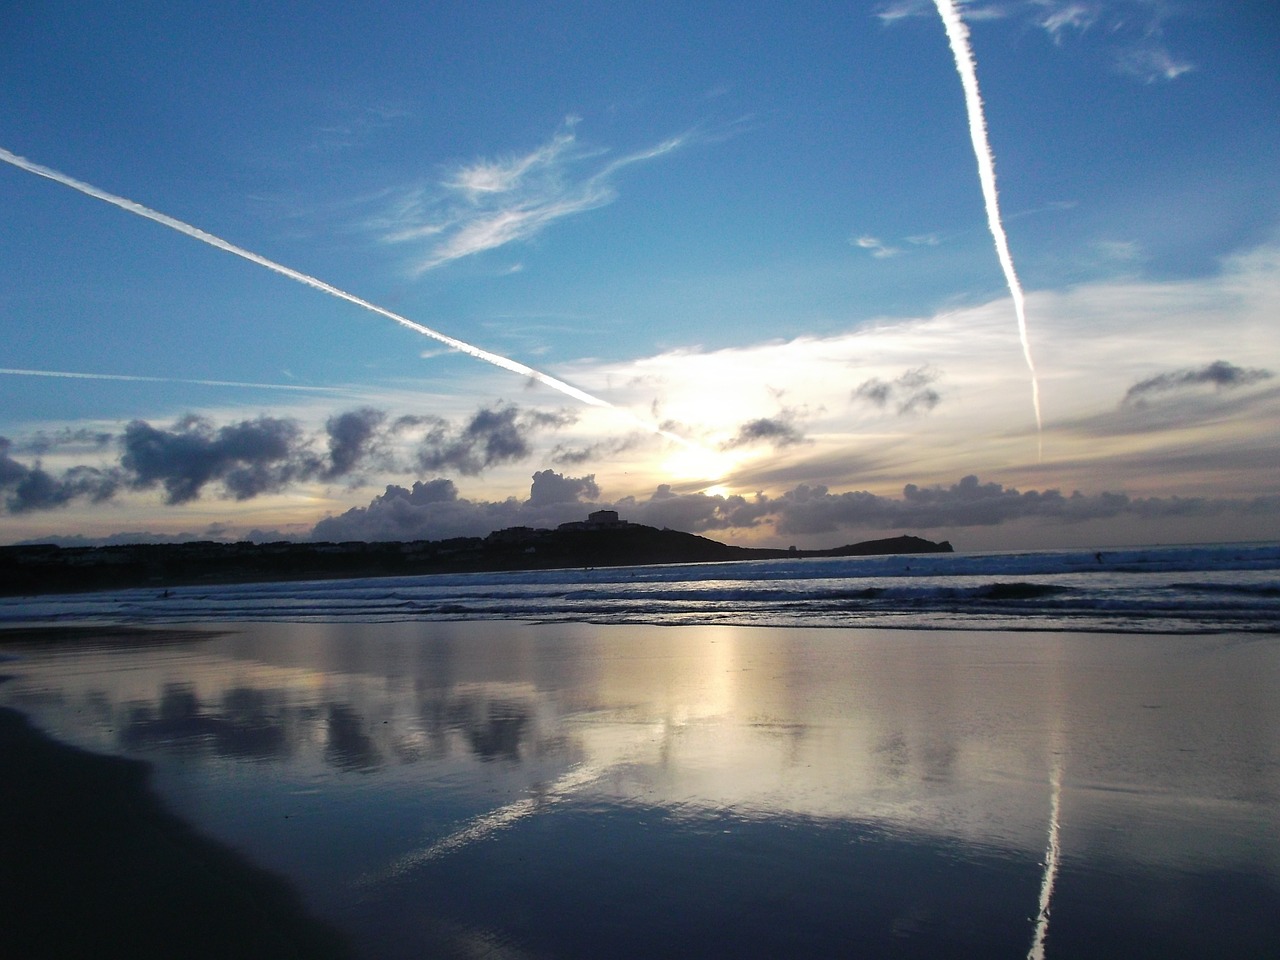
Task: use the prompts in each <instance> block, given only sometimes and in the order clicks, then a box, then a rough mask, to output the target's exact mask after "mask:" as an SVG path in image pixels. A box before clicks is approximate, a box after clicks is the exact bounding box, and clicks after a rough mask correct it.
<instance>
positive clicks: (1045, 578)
mask: <svg viewBox="0 0 1280 960" xmlns="http://www.w3.org/2000/svg"><path fill="white" fill-rule="evenodd" d="M1188 574H1189V576H1188ZM462 619H517V620H519V619H523V620H539V621H557V620H580V621H592V622H616V623H640V622H643V623H659V624H662V623H666V624H680V623H689V622H703V623H735V624H748V625H773V626H796V625H804V626H823V627H838V626H849V625H856V626H884V627H914V628H921V629H964V628H975V627H981V628H988V627H998V628H999V629H1010V630H1105V631H1126V632H1127V631H1138V632H1148V633H1150V632H1159V633H1186V632H1215V631H1224V630H1232V631H1249V632H1269V633H1276V632H1280V545H1273V544H1263V545H1237V544H1233V545H1223V546H1217V547H1205V546H1194V547H1152V548H1133V549H1126V550H1109V551H1104V552H1088V551H1042V552H1023V553H999V554H996V553H993V554H969V555H965V554H939V555H933V554H930V555H911V556H888V557H857V558H853V557H840V558H793V559H782V560H767V561H747V562H739V563H707V564H684V565H665V566H648V567H612V568H600V569H572V570H551V571H522V572H513V573H488V574H447V575H434V576H424V577H386V578H375V579H366V580H325V581H307V582H289V583H257V584H237V585H222V586H202V587H184V588H171V589H169V590H164V591H156V590H140V589H134V590H125V591H115V592H106V593H93V594H80V595H72V596H58V597H44V598H34V599H23V598H7V599H5V600H3V601H0V624H5V623H8V624H13V623H18V622H32V621H42V622H50V621H52V622H62V621H68V620H72V621H95V622H103V623H116V622H149V621H162V622H169V623H175V622H193V623H194V622H211V621H212V622H230V621H260V620H290V621H332V622H342V621H400V620H462Z"/></svg>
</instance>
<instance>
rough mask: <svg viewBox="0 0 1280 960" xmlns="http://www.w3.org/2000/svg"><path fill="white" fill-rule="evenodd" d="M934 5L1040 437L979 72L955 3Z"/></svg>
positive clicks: (937, 0) (1023, 312) (1023, 315)
mask: <svg viewBox="0 0 1280 960" xmlns="http://www.w3.org/2000/svg"><path fill="white" fill-rule="evenodd" d="M933 2H934V5H935V6H937V8H938V13H939V14H940V15H941V16H942V23H943V26H945V27H946V28H947V40H948V42H949V43H950V44H951V54H952V56H954V57H955V61H956V70H957V71H959V73H960V85H961V86H962V87H964V104H965V109H966V110H967V111H968V114H969V137H970V139H972V141H973V152H974V154H975V156H976V157H977V158H978V180H979V181H981V183H982V198H983V200H984V201H985V203H986V208H987V224H988V226H989V227H990V228H991V236H992V237H994V238H995V242H996V256H997V257H998V258H999V260H1000V267H1001V269H1002V270H1004V278H1005V281H1006V282H1007V283H1008V285H1009V295H1010V296H1011V297H1012V298H1013V309H1014V312H1015V313H1016V314H1017V316H1018V337H1019V339H1020V340H1021V341H1022V355H1023V357H1025V358H1026V361H1027V369H1028V370H1029V371H1031V404H1032V406H1033V407H1034V409H1035V414H1036V433H1037V434H1038V435H1039V434H1042V432H1043V429H1044V425H1043V423H1042V421H1041V419H1040V382H1039V380H1038V378H1037V377H1036V365H1035V362H1034V361H1033V360H1032V359H1031V341H1030V339H1029V338H1028V336H1027V309H1026V303H1025V301H1024V298H1023V296H1022V284H1021V283H1019V282H1018V274H1017V273H1016V272H1015V271H1014V269H1013V257H1012V256H1011V255H1010V253H1009V239H1008V237H1006V236H1005V232H1004V224H1003V223H1001V221H1000V201H999V199H998V195H997V193H996V165H995V157H994V155H993V154H992V152H991V144H990V142H989V141H988V140H987V121H986V118H985V117H984V116H983V112H982V96H981V94H979V92H978V70H977V66H976V65H975V64H974V60H973V49H972V47H970V45H969V28H968V27H966V26H965V23H964V20H963V19H962V18H961V16H960V11H959V10H957V9H956V4H955V2H954V0H933Z"/></svg>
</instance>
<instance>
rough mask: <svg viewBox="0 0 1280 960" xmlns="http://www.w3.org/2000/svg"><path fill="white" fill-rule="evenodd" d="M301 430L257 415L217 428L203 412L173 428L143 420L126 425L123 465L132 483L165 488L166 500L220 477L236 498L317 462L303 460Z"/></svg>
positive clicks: (278, 483)
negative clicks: (163, 427)
mask: <svg viewBox="0 0 1280 960" xmlns="http://www.w3.org/2000/svg"><path fill="white" fill-rule="evenodd" d="M300 439H301V429H300V427H299V426H298V424H297V423H296V422H294V421H292V420H282V419H279V418H276V417H266V416H264V417H258V418H257V419H256V420H243V421H241V422H239V423H233V424H230V425H228V426H225V427H222V428H220V429H214V427H213V425H212V424H210V423H209V421H207V420H205V419H204V418H202V417H186V418H184V419H183V420H181V421H179V422H178V423H177V424H176V425H175V426H174V429H172V430H161V429H158V428H156V427H153V426H151V424H149V423H146V422H145V421H142V420H134V421H133V422H131V423H130V424H129V425H128V426H127V427H125V431H124V436H123V438H122V440H121V443H122V445H123V448H124V455H123V456H122V457H121V460H120V462H121V465H122V466H123V467H124V468H125V469H126V470H127V471H129V473H130V474H131V475H132V476H131V479H130V486H132V487H133V488H134V489H135V490H147V489H151V488H153V487H156V486H163V487H164V489H165V502H166V503H168V504H171V505H173V504H181V503H187V502H188V501H191V500H195V499H196V498H198V497H199V496H200V493H201V491H202V490H203V489H204V487H205V486H207V485H208V484H210V483H213V482H220V483H222V484H223V486H224V487H225V489H226V491H227V492H228V493H229V494H230V495H231V496H232V497H234V498H235V499H236V500H248V499H251V498H252V497H255V496H257V495H258V494H261V493H266V492H269V491H274V490H279V489H282V488H283V487H284V486H286V485H287V484H288V483H290V482H291V481H293V480H296V479H298V478H299V477H300V476H306V475H310V474H312V473H314V472H316V469H317V464H316V463H315V462H314V461H311V460H309V459H300V457H299V453H300V449H299V441H300Z"/></svg>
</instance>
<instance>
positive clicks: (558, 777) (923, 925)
mask: <svg viewBox="0 0 1280 960" xmlns="http://www.w3.org/2000/svg"><path fill="white" fill-rule="evenodd" d="M202 627H204V628H207V630H206V631H203V632H202V630H201V628H202ZM0 653H3V655H4V657H5V662H4V663H3V664H0V673H3V674H4V675H5V676H6V678H7V679H6V680H5V682H3V683H0V705H3V706H5V707H8V708H11V709H12V710H16V711H20V712H21V713H22V714H24V715H25V716H26V717H28V718H29V719H30V722H31V723H32V725H33V726H34V728H35V729H36V730H39V731H42V732H43V734H44V735H45V736H46V737H48V738H50V739H51V740H54V741H57V742H58V743H60V744H69V745H73V746H75V747H77V748H79V749H81V750H85V751H91V752H92V753H94V754H98V755H106V756H110V757H121V758H126V761H129V762H133V761H142V762H143V763H145V764H146V767H145V769H146V771H147V777H146V778H145V784H146V789H147V790H148V791H149V792H150V793H151V794H152V795H153V796H154V799H155V802H156V803H157V804H158V805H160V806H161V807H162V808H163V809H164V810H166V811H168V814H169V815H172V816H173V817H175V818H177V819H179V820H180V821H181V822H182V823H183V824H186V825H189V828H190V829H191V830H192V831H193V832H195V833H198V834H199V835H200V837H202V838H206V839H207V840H208V841H209V842H211V843H215V844H218V845H219V846H220V847H222V848H225V849H226V850H227V851H229V852H230V853H231V854H234V856H235V857H237V858H240V859H242V860H243V861H244V863H245V864H246V865H247V866H249V867H251V868H252V869H253V870H260V871H263V872H265V873H267V874H269V875H271V876H273V877H275V878H277V879H278V880H279V881H280V882H281V883H282V884H283V885H285V886H286V887H287V889H289V890H292V891H294V892H295V893H296V896H297V903H298V905H299V909H300V911H302V912H304V913H305V914H306V916H307V917H309V918H310V921H313V922H315V923H317V924H321V925H323V927H324V928H325V929H329V928H332V929H333V930H336V931H337V933H338V934H339V935H340V937H341V938H342V940H343V941H344V942H345V944H346V946H347V948H348V949H349V950H350V951H351V955H353V956H366V957H411V956H412V957H417V956H458V957H464V956H510V957H524V956H538V957H544V956H546V957H591V956H615V957H628V956H634V957H651V956H659V955H677V954H680V955H687V956H706V957H713V956H724V957H729V956H733V957H752V956H759V957H765V956H783V955H785V956H886V957H888V956H892V957H899V956H903V957H911V956H920V957H925V956H930V957H967V956H974V957H998V956H1018V957H1021V956H1048V957H1072V956H1089V957H1108V956H1115V957H1135V956H1151V957H1156V956H1169V955H1173V954H1175V953H1176V954H1177V955H1179V956H1203V957H1210V956H1223V955H1231V956H1241V957H1253V956H1259V957H1261V956H1268V955H1271V954H1272V951H1273V949H1274V947H1275V945H1276V944H1277V943H1280V920H1278V919H1277V918H1280V837H1278V836H1277V829H1276V824H1275V810H1276V802H1277V798H1278V797H1280V746H1278V744H1280V705H1277V703H1276V700H1275V697H1274V691H1275V690H1276V689H1277V688H1278V687H1277V683H1278V681H1280V650H1277V645H1276V644H1275V642H1274V637H1273V636H1270V635H1252V634H1245V633H1232V632H1221V633H1217V634H1211V635H1205V634H1192V635H1165V634H1147V635H1136V634H1132V633H1130V634H1111V633H1090V632H1055V631H1044V630H1041V631H1035V632H1017V631H1001V630H913V629H895V630H883V629H868V628H861V627H858V628H847V629H832V628H805V627H778V626H767V627H750V626H740V625H715V624H712V625H686V626H678V627H673V626H657V625H650V624H591V623H581V622H575V623H565V622H559V623H541V624H538V623H529V622H518V621H509V620H508V621H496V620H491V621H461V622H459V621H452V622H450V621H426V622H424V621H413V620H401V621H398V622H382V623H353V622H327V623H326V622H313V623H297V622H252V623H248V622H238V623H235V622H227V621H218V622H216V623H206V624H199V623H190V624H183V625H176V624H168V625H166V626H165V628H164V630H159V631H156V632H154V633H149V632H148V631H146V630H144V629H141V628H140V627H137V626H135V627H132V628H127V629H117V630H115V631H110V632H107V633H103V634H95V632H94V629H93V628H92V626H87V627H83V628H81V629H77V630H75V631H73V632H70V633H64V634H63V635H62V636H60V637H58V639H57V641H56V642H50V641H49V638H48V636H47V635H43V636H41V635H32V634H27V635H25V636H20V635H13V634H11V635H10V637H9V640H8V642H6V643H5V644H4V646H3V647H2V648H0ZM4 735H5V736H6V737H10V736H12V732H11V731H10V730H9V729H8V728H7V727H6V729H5V733H4ZM3 754H4V755H5V756H6V757H7V756H9V755H10V751H8V750H5V751H3ZM68 762H70V761H69V760H66V759H65V758H64V760H63V765H64V766H65V764H66V763H68ZM121 762H125V761H121ZM6 777H7V778H10V776H9V773H8V771H6ZM59 789H61V787H60V781H58V780H56V779H55V780H50V781H48V782H47V783H41V782H40V781H39V778H26V779H25V780H24V783H23V790H24V791H27V792H28V793H30V794H33V795H34V796H35V798H36V802H34V804H33V806H34V807H35V808H37V809H38V808H41V807H43V806H45V804H43V803H42V802H40V801H39V794H40V791H42V790H43V791H46V792H49V791H54V792H56V791H58V790H59ZM50 851H51V853H50V856H56V857H65V858H71V859H72V860H74V858H75V856H76V851H75V850H74V849H67V848H66V847H65V846H58V845H56V844H55V845H51V846H50ZM9 866H10V867H12V864H10V865H9ZM66 866H67V867H71V866H73V864H68V865H66ZM54 872H56V871H54ZM76 895H77V896H80V897H83V899H84V903H83V904H82V906H83V907H84V908H86V909H87V908H88V907H89V906H90V905H92V904H93V903H95V902H96V900H97V897H98V892H97V891H95V890H94V889H81V890H78V891H77V894H76ZM50 907H51V908H55V907H56V909H58V910H60V911H64V912H65V911H71V912H72V913H74V911H75V909H76V905H75V904H74V903H68V902H66V900H65V898H64V900H63V901H62V902H59V903H57V904H50Z"/></svg>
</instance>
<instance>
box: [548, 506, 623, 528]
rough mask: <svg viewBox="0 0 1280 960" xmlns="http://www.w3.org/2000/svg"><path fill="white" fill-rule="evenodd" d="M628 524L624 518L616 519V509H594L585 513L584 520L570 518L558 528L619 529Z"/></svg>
mask: <svg viewBox="0 0 1280 960" xmlns="http://www.w3.org/2000/svg"><path fill="white" fill-rule="evenodd" d="M626 526H629V524H628V523H627V521H626V520H619V519H618V511H617V510H596V511H595V512H594V513H589V514H587V519H585V520H570V521H569V522H568V523H562V524H560V526H559V527H557V528H556V529H558V530H620V529H622V528H623V527H626Z"/></svg>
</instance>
